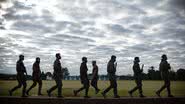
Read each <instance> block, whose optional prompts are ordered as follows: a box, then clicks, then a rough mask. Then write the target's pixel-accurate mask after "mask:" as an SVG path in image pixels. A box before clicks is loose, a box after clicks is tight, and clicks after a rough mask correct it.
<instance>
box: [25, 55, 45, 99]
mask: <svg viewBox="0 0 185 104" xmlns="http://www.w3.org/2000/svg"><path fill="white" fill-rule="evenodd" d="M32 69H33V73H32V79H33V84H32V85H31V87H30V88H29V89H28V90H27V91H26V94H27V95H29V91H30V90H31V89H32V88H34V87H35V86H36V85H37V83H38V84H39V89H38V95H42V94H41V88H42V77H41V70H40V58H39V57H37V58H36V61H35V62H34V64H33V67H32Z"/></svg>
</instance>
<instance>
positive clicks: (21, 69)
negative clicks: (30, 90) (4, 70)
mask: <svg viewBox="0 0 185 104" xmlns="http://www.w3.org/2000/svg"><path fill="white" fill-rule="evenodd" d="M23 61H24V55H19V60H18V61H17V64H16V71H17V81H18V85H17V86H15V87H14V88H13V89H11V90H9V95H10V96H12V93H13V92H14V91H15V90H17V89H18V88H21V86H23V89H22V97H27V95H26V86H27V84H26V76H27V71H26V67H25V66H24V63H23ZM25 74H26V75H25Z"/></svg>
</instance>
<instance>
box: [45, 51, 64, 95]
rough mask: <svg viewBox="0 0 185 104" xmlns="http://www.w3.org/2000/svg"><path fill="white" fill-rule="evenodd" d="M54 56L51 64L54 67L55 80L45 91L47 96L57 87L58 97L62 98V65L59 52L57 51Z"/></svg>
mask: <svg viewBox="0 0 185 104" xmlns="http://www.w3.org/2000/svg"><path fill="white" fill-rule="evenodd" d="M55 56H56V60H55V62H54V65H53V67H54V68H53V69H54V72H53V78H54V80H55V82H56V85H55V86H53V87H51V88H50V89H49V90H47V93H48V96H49V97H50V96H51V92H52V91H54V90H55V89H57V88H58V97H61V98H63V96H62V78H63V70H62V66H61V63H60V59H61V56H60V53H57V54H56V55H55Z"/></svg>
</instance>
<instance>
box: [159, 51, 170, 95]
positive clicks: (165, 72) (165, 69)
mask: <svg viewBox="0 0 185 104" xmlns="http://www.w3.org/2000/svg"><path fill="white" fill-rule="evenodd" d="M161 58H162V59H161V63H160V64H159V70H160V72H161V77H162V79H163V80H164V85H163V86H162V87H161V88H160V89H159V90H158V91H157V92H156V94H157V96H159V97H160V93H161V92H162V91H163V90H164V89H165V88H166V89H167V92H168V97H173V95H172V94H171V89H170V78H169V72H170V69H171V66H170V64H169V63H168V61H167V60H168V58H167V55H165V54H163V55H162V56H161Z"/></svg>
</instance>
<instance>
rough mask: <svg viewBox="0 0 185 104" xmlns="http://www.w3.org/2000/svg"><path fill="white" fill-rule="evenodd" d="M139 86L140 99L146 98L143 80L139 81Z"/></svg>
mask: <svg viewBox="0 0 185 104" xmlns="http://www.w3.org/2000/svg"><path fill="white" fill-rule="evenodd" d="M137 86H138V89H139V94H140V97H145V96H144V95H143V89H142V80H141V79H139V80H138V84H137Z"/></svg>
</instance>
